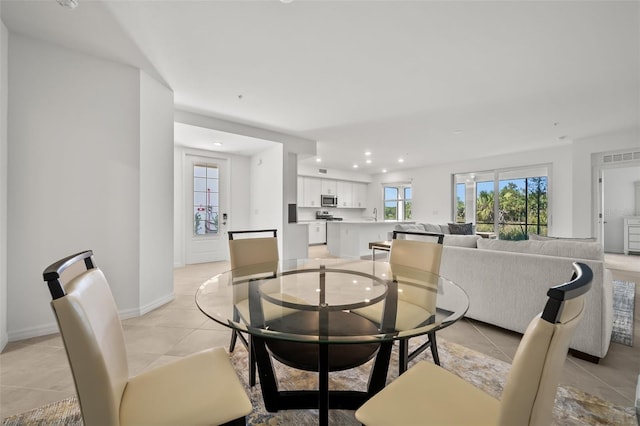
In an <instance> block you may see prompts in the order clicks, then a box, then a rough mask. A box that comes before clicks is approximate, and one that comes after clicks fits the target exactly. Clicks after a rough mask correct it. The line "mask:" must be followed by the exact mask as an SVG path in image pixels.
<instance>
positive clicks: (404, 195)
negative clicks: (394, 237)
mask: <svg viewBox="0 0 640 426" xmlns="http://www.w3.org/2000/svg"><path fill="white" fill-rule="evenodd" d="M412 198H413V197H412V194H411V185H410V184H393V185H391V184H387V185H385V186H384V220H409V219H411V200H412Z"/></svg>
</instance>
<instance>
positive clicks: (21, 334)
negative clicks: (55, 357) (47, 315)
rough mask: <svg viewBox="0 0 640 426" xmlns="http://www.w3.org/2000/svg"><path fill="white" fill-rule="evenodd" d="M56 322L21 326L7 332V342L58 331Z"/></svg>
mask: <svg viewBox="0 0 640 426" xmlns="http://www.w3.org/2000/svg"><path fill="white" fill-rule="evenodd" d="M58 331H59V329H58V324H57V323H55V322H51V323H48V324H43V325H39V326H36V327H29V328H23V329H22V330H18V331H14V332H11V331H10V332H9V334H8V338H9V342H15V341H17V340H24V339H30V338H32V337H39V336H46V335H47V334H55V333H58Z"/></svg>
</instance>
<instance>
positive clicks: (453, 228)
mask: <svg viewBox="0 0 640 426" xmlns="http://www.w3.org/2000/svg"><path fill="white" fill-rule="evenodd" d="M449 232H451V233H452V234H457V235H473V223H450V224H449Z"/></svg>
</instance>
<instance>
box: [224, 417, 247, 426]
mask: <svg viewBox="0 0 640 426" xmlns="http://www.w3.org/2000/svg"><path fill="white" fill-rule="evenodd" d="M246 424H247V418H246V417H244V416H243V417H240V418H237V419H235V420H231V421H229V422H226V423H224V424H222V425H221V426H245V425H246Z"/></svg>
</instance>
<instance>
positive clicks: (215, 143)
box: [213, 142, 222, 146]
mask: <svg viewBox="0 0 640 426" xmlns="http://www.w3.org/2000/svg"><path fill="white" fill-rule="evenodd" d="M213 145H214V146H222V142H214V143H213Z"/></svg>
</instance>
